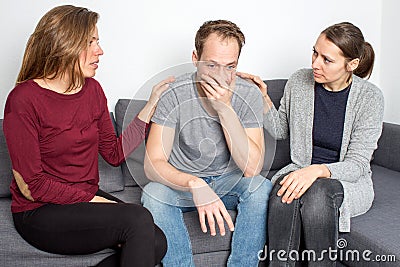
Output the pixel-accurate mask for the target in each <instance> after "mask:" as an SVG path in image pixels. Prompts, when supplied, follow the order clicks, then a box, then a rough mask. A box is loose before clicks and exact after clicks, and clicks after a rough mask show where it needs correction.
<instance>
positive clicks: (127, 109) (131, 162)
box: [115, 99, 149, 186]
mask: <svg viewBox="0 0 400 267" xmlns="http://www.w3.org/2000/svg"><path fill="white" fill-rule="evenodd" d="M146 103H147V101H146V100H138V99H135V100H130V99H119V100H118V102H117V104H116V106H115V121H116V127H117V133H118V135H120V134H121V133H122V131H123V130H125V129H126V126H127V125H128V123H129V122H131V121H132V120H133V119H134V118H135V117H136V115H137V114H138V113H139V112H140V111H141V110H142V108H143V107H144V106H145V105H146ZM144 155H145V144H144V142H143V143H142V144H141V145H140V146H139V147H137V148H136V149H135V151H133V152H132V153H131V154H130V155H129V156H128V157H127V158H126V160H125V162H124V163H123V164H122V173H123V176H124V179H125V185H126V186H135V185H141V186H144V185H146V184H147V183H148V182H149V180H148V179H147V177H146V175H145V173H144V169H143V161H144Z"/></svg>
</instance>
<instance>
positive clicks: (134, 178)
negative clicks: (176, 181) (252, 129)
mask: <svg viewBox="0 0 400 267" xmlns="http://www.w3.org/2000/svg"><path fill="white" fill-rule="evenodd" d="M286 81H287V80H286V79H275V80H267V81H265V82H266V83H267V85H268V94H269V95H270V97H271V100H272V102H273V103H274V105H275V106H276V107H279V101H280V99H281V98H282V95H283V90H284V87H285V84H286ZM145 104H146V101H145V100H137V99H119V100H118V102H117V104H116V106H115V119H116V128H117V133H118V134H119V135H120V134H121V133H122V131H123V130H124V129H125V128H126V126H127V124H128V123H129V122H130V121H131V120H132V119H133V118H134V117H135V116H136V115H137V114H138V113H139V111H140V110H141V109H142V108H143V106H144V105H145ZM264 139H265V147H266V155H265V159H264V164H263V169H262V173H263V174H264V175H267V174H268V172H269V171H270V170H279V169H280V168H282V167H284V166H285V165H287V164H288V163H289V162H290V154H289V151H290V149H289V141H288V140H282V141H275V140H274V139H273V138H272V137H271V136H270V135H269V134H268V132H267V131H266V130H264ZM144 155H145V144H144V142H143V144H142V145H141V146H139V147H138V148H137V149H136V150H135V151H134V152H133V153H132V154H131V155H129V157H128V158H127V160H126V162H125V163H123V165H122V172H123V175H124V177H125V185H141V186H142V185H145V184H147V183H148V182H149V180H148V179H147V177H146V175H145V173H144V169H143V159H144Z"/></svg>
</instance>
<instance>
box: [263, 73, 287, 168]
mask: <svg viewBox="0 0 400 267" xmlns="http://www.w3.org/2000/svg"><path fill="white" fill-rule="evenodd" d="M264 82H265V83H266V84H267V86H268V96H269V97H270V98H271V101H272V102H273V103H274V106H275V107H276V108H279V105H280V99H281V98H282V96H283V91H284V88H285V85H286V82H287V79H275V80H266V81H264ZM264 139H265V158H264V166H263V169H262V173H265V172H266V171H269V170H280V169H282V168H283V167H285V166H286V165H287V164H289V163H290V144H289V138H287V139H285V140H278V141H276V140H274V139H273V138H272V137H271V135H270V134H269V133H268V132H267V131H266V130H264Z"/></svg>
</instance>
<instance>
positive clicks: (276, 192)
mask: <svg viewBox="0 0 400 267" xmlns="http://www.w3.org/2000/svg"><path fill="white" fill-rule="evenodd" d="M373 63H374V51H373V49H372V47H371V45H370V44H369V43H367V42H365V41H364V37H363V35H362V33H361V31H360V29H359V28H357V27H356V26H354V25H353V24H351V23H346V22H345V23H339V24H335V25H332V26H330V27H328V28H327V29H325V30H324V31H323V32H322V33H321V34H320V35H319V37H318V39H317V41H316V43H315V46H314V48H313V55H312V69H302V70H299V71H297V72H295V73H294V74H293V75H292V76H291V77H290V78H289V80H288V82H287V84H286V87H285V91H284V94H283V97H282V99H281V102H280V107H279V109H278V110H276V109H275V107H274V105H273V104H272V102H271V100H270V98H269V97H268V95H267V88H266V85H265V84H264V83H263V82H262V80H261V79H260V78H259V77H256V76H253V75H250V74H245V73H241V74H239V76H241V77H242V78H247V79H250V80H252V81H253V82H255V83H256V84H257V85H258V86H259V87H260V89H261V91H262V93H263V95H264V97H265V108H264V111H265V117H264V127H265V128H266V129H267V130H268V132H269V133H270V134H271V135H272V136H273V137H274V138H275V139H285V138H287V137H289V138H290V148H291V149H290V150H291V161H292V163H290V164H289V165H287V166H286V167H284V168H283V169H281V170H280V171H279V172H278V173H277V174H275V176H274V177H273V178H272V182H274V183H275V186H274V189H273V190H272V192H271V196H270V200H269V210H268V211H269V213H268V233H269V234H268V239H269V242H268V249H269V251H270V253H269V254H270V255H269V260H270V266H281V265H282V264H285V266H294V265H295V262H296V258H297V257H296V256H293V255H300V256H301V255H302V254H301V253H298V251H299V248H300V242H301V243H302V244H304V249H306V250H308V251H312V252H315V255H316V258H317V259H318V258H319V257H321V258H322V260H321V259H318V260H315V259H313V257H311V259H307V258H305V259H304V260H309V266H335V261H333V259H332V256H331V257H329V254H328V253H325V254H323V251H324V250H325V251H326V252H329V251H332V250H336V249H337V241H338V234H339V232H349V231H350V218H351V217H354V216H357V215H360V214H363V213H365V212H367V211H368V210H369V208H370V207H371V205H372V201H373V199H374V191H373V186H372V180H371V169H370V160H371V157H372V153H373V151H374V150H375V149H376V147H377V141H378V138H379V136H380V134H381V131H382V121H383V105H384V103H383V95H382V92H381V91H380V90H379V88H377V87H376V86H375V85H373V84H371V83H370V82H368V81H366V80H363V79H362V78H369V76H370V75H371V72H372V68H373ZM360 77H361V78H360ZM289 133H290V135H289ZM301 239H302V241H301ZM280 250H282V251H284V252H285V253H284V254H283V255H282V254H281V255H280V257H279V259H280V260H281V261H279V259H278V257H277V254H271V252H273V251H275V253H277V252H278V251H280ZM296 252H297V253H298V254H296ZM290 255H291V257H289V256H290ZM305 255H308V254H305ZM310 255H311V254H310ZM282 256H283V257H282ZM282 258H284V261H282ZM298 258H299V259H301V257H298Z"/></svg>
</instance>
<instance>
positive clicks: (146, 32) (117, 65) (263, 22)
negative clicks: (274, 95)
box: [0, 0, 400, 123]
mask: <svg viewBox="0 0 400 267" xmlns="http://www.w3.org/2000/svg"><path fill="white" fill-rule="evenodd" d="M385 1H386V0H385ZM385 1H382V0H353V1H347V0H336V1H323V0H308V1H307V0H281V1H266V0H264V1H256V0H247V1H234V0H220V1H216V0H202V1H183V0H180V1H179V0H168V1H161V0H160V1H157V0H149V1H122V0H114V1H110V0H92V1H87V0H86V1H84V0H81V1H78V0H74V1H69V2H66V1H60V0H51V1H50V0H47V1H45V0H41V1H32V0H18V1H10V0H0V32H1V42H0V59H1V61H0V75H1V76H0V77H1V78H0V118H1V117H3V108H4V103H5V99H6V96H7V95H8V93H9V91H10V90H11V89H12V87H13V86H14V82H15V79H16V76H17V74H18V71H19V68H20V64H21V59H22V55H23V51H24V48H25V44H26V41H27V39H28V37H29V35H30V34H31V33H32V32H33V29H34V27H35V26H36V24H37V22H38V20H39V19H40V17H41V16H42V15H43V14H44V13H45V12H47V11H48V10H49V9H50V8H51V7H54V6H56V5H60V4H64V3H70V4H75V5H80V6H86V7H89V8H90V9H92V10H94V11H96V12H98V13H100V16H101V17H100V22H99V24H98V27H99V34H100V39H101V41H100V42H101V45H102V47H103V49H104V51H105V54H104V56H103V57H102V58H101V59H100V60H101V61H100V68H99V69H98V72H97V75H96V79H98V80H99V81H100V82H101V84H102V85H103V88H104V90H105V93H106V95H107V97H108V100H109V107H110V110H113V107H114V105H115V103H116V101H117V99H118V98H131V97H133V96H135V93H136V92H137V91H138V90H139V88H140V87H141V86H142V85H143V84H144V83H146V81H147V80H149V79H150V78H151V77H153V76H154V75H156V74H157V73H159V72H161V71H163V70H165V69H167V68H169V67H171V66H175V65H178V64H182V63H187V62H190V59H191V52H192V50H193V48H194V44H193V43H194V35H195V32H196V31H197V29H198V28H199V26H200V25H201V24H202V23H203V22H204V21H206V20H210V19H228V20H232V21H233V22H235V23H237V24H238V25H239V27H241V29H242V31H243V32H244V34H245V35H246V45H245V46H244V48H243V50H242V55H241V58H240V64H239V70H241V71H246V72H252V73H255V74H258V75H259V76H261V77H262V78H264V79H271V78H287V77H288V76H289V75H290V74H291V73H292V72H294V71H295V70H296V69H298V68H303V67H309V66H310V61H311V49H312V46H313V45H314V42H315V40H316V38H317V36H318V34H319V33H320V32H321V31H322V30H323V29H324V28H325V27H327V26H329V25H331V24H333V23H336V22H341V21H350V22H353V23H355V24H356V25H358V26H359V27H360V28H361V29H362V30H363V32H364V35H365V37H366V39H367V40H368V41H369V42H370V43H371V44H372V45H373V46H374V48H375V50H376V52H377V62H376V65H375V71H374V73H373V75H372V77H371V81H372V82H374V83H376V84H377V85H378V86H380V84H381V79H380V69H381V57H380V51H381V39H383V40H386V39H387V38H385V36H387V35H385V34H382V32H390V31H391V30H392V29H393V28H394V27H395V26H394V25H396V24H394V25H391V24H390V22H388V23H385V24H384V25H383V26H384V27H386V28H385V29H384V30H385V31H383V29H382V25H381V21H382V19H381V15H382V6H383V4H382V2H385ZM390 2H392V5H395V2H396V0H392V1H390ZM384 6H385V5H384ZM388 9H390V7H389V8H388ZM397 10H398V9H397ZM384 11H385V12H389V11H390V10H384ZM392 11H393V12H394V10H392ZM385 12H384V13H385ZM397 25H398V24H397ZM382 36H383V38H382ZM385 47H386V46H385ZM388 49H389V48H388ZM390 49H391V51H392V52H390V51H387V52H386V53H390V54H393V53H395V50H394V45H393V47H391V48H390ZM386 77H387V76H386V75H385V78H386ZM390 79H392V80H389V81H387V82H389V83H390V84H393V83H391V81H393V80H394V77H391V78H390ZM385 84H386V83H385ZM383 89H384V90H390V89H387V88H386V87H385V88H383ZM385 93H386V91H385ZM388 93H389V91H388ZM397 99H400V98H399V97H398V95H397ZM395 101H396V99H388V100H387V106H388V109H389V110H390V107H393V108H394V107H395V105H396V104H395ZM393 108H392V109H393ZM388 116H389V115H388ZM390 118H392V116H391V117H390ZM397 121H398V122H399V123H400V119H398V120H397Z"/></svg>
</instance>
